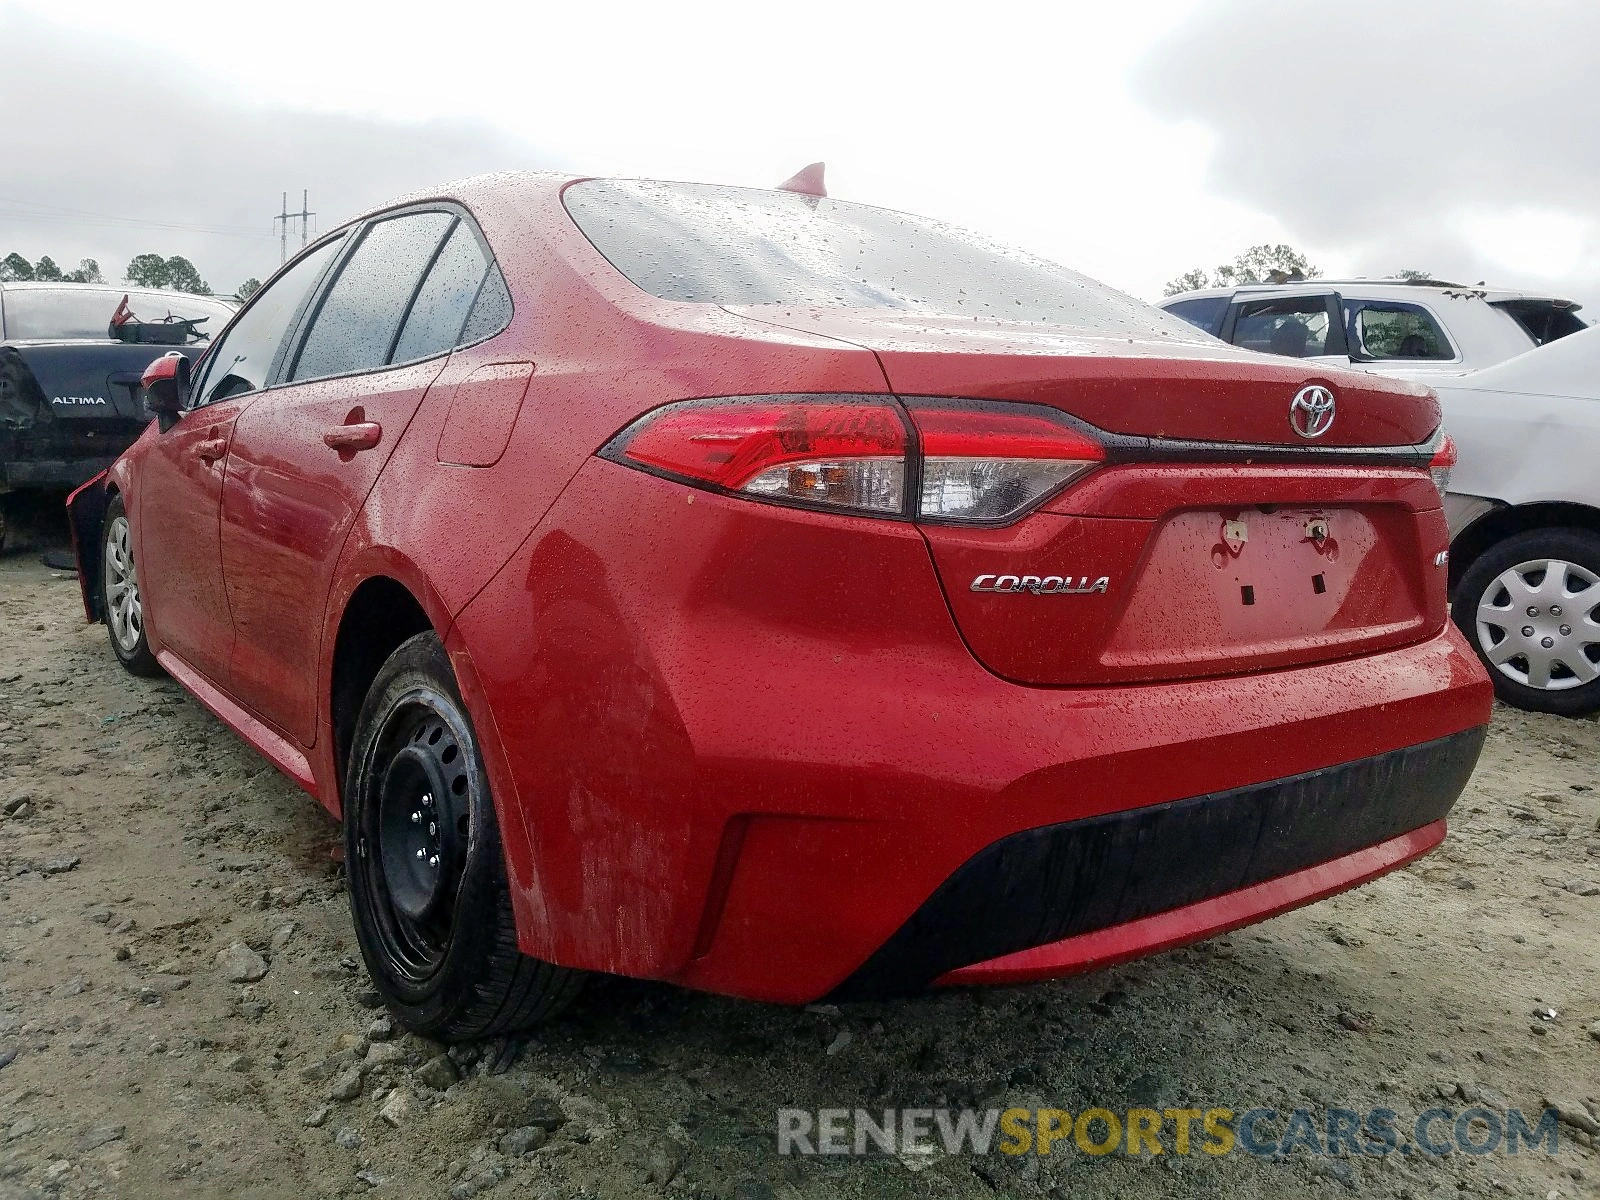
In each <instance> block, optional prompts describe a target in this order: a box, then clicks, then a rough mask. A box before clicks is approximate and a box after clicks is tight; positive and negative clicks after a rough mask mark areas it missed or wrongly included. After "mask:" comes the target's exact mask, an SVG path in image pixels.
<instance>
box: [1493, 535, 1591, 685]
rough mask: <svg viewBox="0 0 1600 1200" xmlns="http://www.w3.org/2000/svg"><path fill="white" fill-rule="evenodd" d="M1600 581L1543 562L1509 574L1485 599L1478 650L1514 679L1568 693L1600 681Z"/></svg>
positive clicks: (1562, 564)
mask: <svg viewBox="0 0 1600 1200" xmlns="http://www.w3.org/2000/svg"><path fill="white" fill-rule="evenodd" d="M1597 608H1600V576H1597V575H1595V573H1594V572H1593V571H1590V570H1589V569H1588V568H1586V567H1581V566H1579V565H1578V564H1577V563H1570V562H1566V561H1564V560H1562V559H1559V558H1540V559H1533V560H1531V561H1529V562H1524V563H1518V564H1517V565H1516V566H1514V567H1510V568H1508V569H1507V570H1504V571H1502V572H1501V573H1500V574H1499V575H1498V576H1497V577H1496V578H1495V580H1494V582H1493V583H1491V584H1490V585H1489V586H1488V587H1487V588H1485V589H1484V593H1483V596H1482V597H1481V598H1480V599H1479V601H1478V619H1477V634H1478V645H1479V646H1480V647H1482V649H1483V653H1484V657H1486V658H1487V659H1488V660H1489V662H1490V663H1492V664H1493V666H1494V668H1495V670H1497V671H1499V672H1500V673H1501V674H1502V675H1504V676H1505V677H1506V678H1507V679H1512V680H1515V681H1516V682H1517V683H1520V684H1523V685H1524V686H1526V687H1532V688H1538V689H1540V690H1541V691H1550V692H1555V691H1565V690H1566V689H1568V688H1575V687H1582V686H1583V685H1584V684H1586V683H1591V682H1593V681H1594V680H1595V679H1600V622H1597V621H1596V620H1595V611H1596V609H1597Z"/></svg>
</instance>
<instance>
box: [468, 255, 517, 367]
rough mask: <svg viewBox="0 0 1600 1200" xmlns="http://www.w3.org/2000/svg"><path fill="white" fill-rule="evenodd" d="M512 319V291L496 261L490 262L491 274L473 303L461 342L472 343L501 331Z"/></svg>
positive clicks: (486, 278) (485, 279)
mask: <svg viewBox="0 0 1600 1200" xmlns="http://www.w3.org/2000/svg"><path fill="white" fill-rule="evenodd" d="M510 320H511V293H510V292H508V291H507V290H506V281H505V276H503V275H501V274H500V268H499V267H498V266H496V265H495V264H494V263H490V264H489V274H488V275H487V276H486V277H485V278H484V281H483V286H482V287H481V288H479V289H478V299H477V300H476V301H475V302H474V303H473V305H472V315H471V316H470V317H468V318H467V327H466V328H465V329H463V330H462V331H461V344H462V345H463V346H468V345H471V344H472V343H473V342H481V341H483V339H484V338H486V337H489V336H491V335H493V334H496V333H499V332H500V331H501V330H502V329H504V328H505V327H506V324H507V323H508V322H509V321H510Z"/></svg>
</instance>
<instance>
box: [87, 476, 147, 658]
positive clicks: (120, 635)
mask: <svg viewBox="0 0 1600 1200" xmlns="http://www.w3.org/2000/svg"><path fill="white" fill-rule="evenodd" d="M100 603H101V605H102V611H103V612H104V613H105V619H106V630H107V632H108V633H109V634H110V635H111V653H113V654H115V655H116V656H117V661H118V662H119V663H121V664H122V668H123V670H125V671H127V672H128V673H129V674H130V675H141V676H143V677H145V678H147V679H149V678H153V677H155V676H157V675H160V674H161V673H162V671H161V664H160V663H158V662H157V661H156V656H155V655H154V654H152V653H151V652H150V641H149V639H148V638H147V637H146V636H145V627H144V603H143V601H142V599H141V597H140V594H139V571H138V567H137V566H136V564H135V563H134V560H133V530H132V528H131V527H130V526H129V524H128V512H127V509H126V508H124V507H123V504H122V497H121V496H113V497H111V503H109V504H107V505H106V519H105V523H104V524H102V525H101V527H100Z"/></svg>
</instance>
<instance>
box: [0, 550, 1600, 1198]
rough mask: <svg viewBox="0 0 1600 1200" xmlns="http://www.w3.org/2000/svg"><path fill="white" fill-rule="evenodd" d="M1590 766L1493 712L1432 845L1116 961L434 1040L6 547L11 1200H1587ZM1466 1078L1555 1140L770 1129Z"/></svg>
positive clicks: (1595, 937)
mask: <svg viewBox="0 0 1600 1200" xmlns="http://www.w3.org/2000/svg"><path fill="white" fill-rule="evenodd" d="M1597 764H1600V726H1597V725H1596V724H1595V723H1594V722H1591V721H1563V720H1560V719H1557V718H1554V717H1543V716H1532V715H1528V714H1523V713H1517V712H1514V711H1510V710H1505V709H1501V710H1498V711H1497V712H1496V714H1495V719H1494V725H1493V728H1492V730H1491V733H1490V736H1489V743H1488V749H1487V752H1486V753H1485V756H1484V758H1483V761H1482V764H1481V765H1480V767H1479V769H1478V772H1477V775H1476V777H1475V778H1474V780H1473V782H1472V784H1471V786H1470V787H1469V789H1468V791H1467V793H1466V795H1465V797H1464V798H1463V800H1462V802H1461V804H1460V806H1459V807H1458V808H1457V809H1456V817H1455V820H1454V828H1453V830H1452V833H1451V836H1450V839H1449V841H1448V842H1447V843H1446V844H1445V846H1444V847H1443V848H1442V849H1441V850H1440V851H1439V852H1438V853H1435V854H1434V855H1432V856H1431V857H1429V858H1427V859H1424V860H1423V861H1422V862H1421V863H1419V864H1416V865H1414V866H1413V867H1411V868H1410V869H1408V870H1406V871H1402V872H1399V873H1397V874H1395V875H1392V876H1389V877H1387V878H1385V879H1382V880H1379V881H1378V882H1376V883H1374V884H1372V885H1370V886H1368V887H1366V888H1364V889H1362V890H1360V891H1358V892H1355V893H1352V894H1349V895H1346V896H1342V897H1339V898H1336V899H1334V900H1331V901H1327V902H1325V903H1322V904H1319V905H1316V906H1315V907H1312V908H1309V909H1304V910H1301V911H1300V912H1297V913H1292V914H1290V915H1288V916H1284V917H1280V918H1278V919H1277V920H1275V921H1272V922H1269V923H1268V924H1265V925H1262V926H1259V927H1256V928H1253V929H1249V930H1244V931H1241V932H1240V933H1237V934H1234V935H1233V936H1231V937H1226V938H1219V939H1216V940H1214V941H1211V942H1209V943H1206V944H1204V945H1200V946H1196V947H1192V948H1189V949H1186V950H1181V951H1177V952H1174V953H1170V954H1166V955H1162V956H1160V957H1158V958H1155V959H1151V960H1147V961H1145V962H1142V963H1137V964H1133V965H1131V966H1127V967H1124V968H1120V969H1117V970H1113V971H1107V972H1103V973H1100V974H1096V975H1093V976H1088V977H1083V978H1079V979H1075V980H1070V981H1066V982H1062V983H1057V984H1049V985H1041V986H1035V987H1030V988H1019V989H1006V990H994V991H987V992H967V993H951V994H943V995H935V996H929V997H925V998H921V999H917V1000H912V1001H903V1002H896V1003H885V1004H862V1005H855V1006H845V1007H844V1008H843V1009H842V1010H840V1009H835V1008H831V1007H828V1006H817V1007H814V1008H813V1009H809V1010H792V1009H783V1008H773V1007H768V1006H763V1005H756V1004H748V1003H741V1002H736V1001H731V1000H724V999H718V998H715V997H709V996H701V995H695V994H691V993H688V992H683V991H679V990H676V989H673V988H669V987H662V986H656V985H648V984H639V983H632V982H627V981H622V980H594V981H591V983H590V985H589V987H588V988H587V990H586V991H585V993H584V995H583V996H582V997H581V998H580V999H579V1001H578V1004H577V1005H576V1007H575V1008H574V1009H573V1010H572V1011H571V1013H570V1014H569V1015H568V1016H566V1017H564V1018H563V1019H561V1020H559V1021H558V1022H556V1023H554V1024H552V1025H550V1026H548V1027H546V1028H543V1029H541V1030H539V1031H538V1032H537V1034H536V1035H534V1036H532V1037H529V1038H527V1039H526V1040H521V1041H516V1042H510V1043H505V1042H499V1043H490V1044H486V1045H481V1046H472V1047H466V1048H457V1049H455V1050H453V1051H451V1052H450V1053H449V1054H448V1055H445V1054H444V1053H443V1048H442V1047H440V1046H437V1045H433V1044H430V1043H427V1042H425V1041H422V1040H420V1039H417V1038H414V1037H410V1036H407V1035H403V1034H401V1033H400V1032H399V1031H398V1030H396V1029H394V1028H393V1027H392V1026H391V1025H390V1023H389V1021H388V1020H387V1018H386V1017H385V1016H384V1014H383V1012H382V1010H381V1009H379V1008H378V1007H376V997H375V996H374V995H373V994H372V993H371V992H369V991H368V990H367V982H366V979H365V976H364V974H363V972H362V970H361V968H360V965H359V961H358V957H357V951H356V945H355V938H354V936H353V933H352V931H351V926H350V918H349V915H348V911H347V908H346V902H345V896H344V889H343V882H342V877H341V868H340V867H339V866H338V864H337V863H336V862H335V861H334V854H333V850H334V846H335V844H336V842H337V835H336V830H335V828H334V827H333V826H332V825H331V824H330V823H329V822H328V821H327V820H326V819H325V818H324V816H323V815H322V814H321V810H320V809H318V808H317V807H316V806H315V805H314V804H313V803H312V802H311V801H309V800H308V799H307V798H306V797H304V796H303V795H301V794H300V793H299V792H298V791H296V790H295V789H294V788H293V787H292V786H291V785H290V784H288V783H287V782H286V781H284V780H283V779H281V778H280V777H279V776H278V775H277V774H276V773H274V772H273V771H272V769H271V768H269V767H268V766H267V765H266V764H265V763H264V762H263V761H262V760H260V759H259V758H257V757H256V756H255V755H254V754H253V753H252V752H251V751H250V750H248V749H247V748H246V747H245V746H244V745H243V744H242V743H240V742H239V741H238V740H237V739H236V738H235V737H234V736H233V735H232V734H231V733H229V732H228V731H227V730H226V729H224V728H223V727H222V725H220V724H219V723H218V722H217V721H215V720H213V719H212V718H211V717H210V716H209V715H208V714H207V713H206V712H204V711H203V710H202V709H201V708H200V707H199V706H198V705H197V704H195V703H193V702H192V701H190V700H189V699H188V698H187V696H186V695H185V694H184V693H183V692H182V691H180V690H179V689H178V687H177V686H176V685H174V684H172V683H170V682H166V681H158V682H149V681H142V680H136V679H132V678H130V677H128V676H126V675H124V674H123V673H122V672H121V671H120V670H119V669H118V667H117V666H116V664H115V663H114V661H113V660H112V658H111V655H110V652H109V651H108V649H107V648H106V646H105V638H104V631H103V630H102V629H100V628H99V627H98V626H96V627H88V626H85V625H84V624H83V623H82V612H81V608H80V605H79V600H78V593H77V587H76V585H75V582H74V581H73V580H72V579H70V578H67V577H64V576H62V575H61V574H60V573H58V572H51V571H49V570H48V569H46V568H44V567H42V566H39V565H38V564H37V562H36V561H31V560H29V559H24V558H21V557H18V556H12V557H10V558H8V559H3V560H0V810H9V811H5V812H4V815H3V816H0V1200H15V1198H18V1197H32V1196H36V1195H37V1196H57V1195H59V1196H65V1197H76V1196H134V1197H144V1196H152V1197H154V1196H219V1197H220V1196H227V1197H229V1198H230V1200H247V1198H253V1197H320V1196H350V1195H356V1194H359V1193H364V1192H366V1191H368V1190H374V1191H376V1192H377V1193H378V1195H379V1196H396V1197H445V1196H448V1197H461V1196H469V1195H478V1194H487V1195H492V1196H500V1195H506V1196H522V1195H527V1196H548V1197H561V1198H563V1200H567V1198H571V1197H579V1196H584V1197H633V1196H646V1197H648V1196H656V1195H666V1196H684V1197H692V1196H703V1197H737V1198H738V1200H761V1198H763V1197H772V1198H794V1197H813V1196H817V1197H841V1198H842V1197H903V1196H906V1197H908V1196H950V1197H960V1196H994V1195H1001V1196H1017V1197H1036V1196H1047V1197H1065V1196H1111V1195H1116V1196H1171V1197H1204V1196H1230V1197H1231V1196H1304V1195H1320V1194H1327V1195H1333V1196H1337V1195H1343V1194H1348V1193H1351V1192H1354V1193H1358V1194H1362V1195H1375V1196H1397V1197H1417V1198H1422V1197H1428V1198H1437V1197H1445V1196H1449V1197H1457V1196H1462V1195H1466V1196H1491V1195H1507V1194H1509V1195H1514V1196H1540V1197H1560V1196H1591V1195H1596V1194H1600V1192H1597V1187H1600V1154H1597V1153H1596V1149H1595V1146H1596V1144H1597V1143H1596V1141H1595V1139H1594V1138H1592V1137H1591V1136H1590V1135H1589V1134H1587V1133H1584V1132H1582V1128H1583V1126H1584V1125H1585V1123H1586V1122H1587V1123H1588V1125H1589V1126H1591V1127H1594V1128H1600V1126H1596V1125H1595V1123H1594V1120H1593V1118H1594V1116H1595V1115H1597V1114H1600V975H1597V971H1596V967H1597V965H1600V895H1591V894H1588V893H1591V892H1600V888H1597V887H1595V886H1593V881H1600V831H1597V828H1596V826H1597V819H1600V792H1597V791H1595V790H1593V789H1594V788H1595V787H1596V786H1600V779H1597V775H1600V771H1597V769H1596V768H1597ZM1549 1010H1555V1015H1554V1016H1553V1018H1552V1017H1550V1014H1549ZM1591 1027H1592V1031H1591ZM1463 1097H1471V1098H1473V1099H1474V1100H1475V1101H1478V1102H1482V1103H1484V1104H1485V1105H1487V1106H1490V1107H1492V1108H1503V1107H1505V1106H1510V1107H1515V1108H1520V1109H1522V1110H1524V1111H1527V1112H1536V1111H1537V1110H1539V1109H1540V1108H1542V1107H1543V1106H1544V1105H1545V1103H1546V1101H1551V1102H1554V1103H1556V1104H1557V1105H1559V1106H1560V1107H1561V1109H1562V1111H1563V1112H1564V1113H1565V1114H1566V1119H1567V1123H1565V1124H1563V1125H1562V1126H1561V1129H1560V1142H1559V1150H1558V1152H1557V1153H1556V1154H1555V1155H1553V1156H1552V1155H1550V1154H1547V1153H1544V1152H1542V1151H1541V1152H1537V1153H1531V1154H1530V1153H1526V1152H1524V1153H1523V1154H1521V1155H1519V1156H1516V1157H1512V1156H1509V1155H1506V1154H1503V1153H1494V1154H1487V1155H1483V1156H1477V1157H1474V1156H1468V1155H1463V1154H1455V1155H1451V1156H1449V1157H1445V1158H1439V1159H1434V1158H1424V1157H1420V1156H1416V1155H1412V1156H1404V1155H1400V1154H1394V1155H1389V1156H1387V1157H1383V1158H1346V1157H1333V1158H1317V1157H1314V1156H1311V1155H1309V1154H1306V1153H1305V1152H1303V1151H1296V1152H1295V1153H1294V1154H1292V1155H1290V1156H1288V1157H1287V1158H1286V1159H1283V1160H1281V1161H1271V1160H1263V1159H1258V1158H1252V1157H1250V1156H1247V1155H1244V1154H1242V1153H1240V1152H1238V1151H1235V1152H1234V1153H1232V1154H1228V1155H1224V1156H1220V1157H1211V1156H1208V1155H1205V1154H1200V1153H1191V1154H1189V1155H1179V1154H1176V1153H1172V1152H1170V1150H1169V1152H1168V1153H1166V1154H1164V1155H1162V1156H1160V1157H1156V1156H1151V1155H1149V1154H1145V1155H1143V1156H1141V1157H1137V1158H1135V1157H1129V1156H1126V1155H1123V1154H1113V1155H1109V1156H1106V1157H1090V1156H1088V1155H1085V1154H1082V1153H1079V1152H1076V1151H1074V1150H1072V1149H1071V1148H1070V1146H1064V1147H1058V1148H1057V1151H1056V1153H1054V1154H1052V1155H1051V1156H1050V1157H1048V1158H1042V1157H1039V1156H1036V1155H1027V1156H1020V1157H1008V1156H1005V1155H1000V1154H993V1155H988V1156H981V1157H979V1156H972V1155H962V1156H955V1157H946V1158H940V1159H937V1160H936V1161H933V1162H932V1163H931V1165H925V1166H924V1167H923V1169H920V1170H913V1169H911V1168H910V1167H909V1166H908V1165H906V1163H904V1162H902V1161H901V1160H900V1159H897V1158H893V1157H889V1156H879V1157H875V1158H863V1159H842V1160H841V1159H819V1158H794V1157H780V1156H779V1155H778V1154H777V1153H776V1150H775V1145H776V1138H775V1128H776V1116H775V1114H776V1110H777V1109H778V1108H779V1107H785V1106H795V1107H802V1108H818V1107H846V1108H853V1107H856V1106H862V1107H866V1108H869V1109H880V1110H881V1109H882V1108H884V1107H885V1106H890V1105H930V1106H945V1105H954V1106H961V1105H977V1106H980V1107H991V1106H992V1107H1002V1108H1003V1107H1007V1106H1011V1105H1017V1106H1022V1107H1028V1108H1034V1107H1041V1106H1057V1107H1060V1108H1064V1109H1068V1110H1070V1111H1073V1112H1078V1111H1080V1110H1082V1109H1083V1108H1085V1107H1088V1106H1090V1105H1095V1104H1099V1105H1104V1106H1106V1107H1108V1108H1111V1109H1126V1108H1127V1107H1129V1106H1130V1105H1139V1104H1149V1105H1153V1106H1154V1107H1157V1108H1160V1107H1184V1106H1192V1107H1196V1108H1202V1109H1205V1108H1210V1107H1215V1106H1225V1107H1228V1108H1232V1109H1234V1110H1236V1111H1242V1110H1244V1109H1247V1108H1250V1107H1253V1106H1257V1105H1261V1106H1269V1107H1276V1108H1279V1109H1281V1110H1285V1111H1287V1110H1289V1109H1292V1108H1295V1107H1297V1106H1307V1107H1311V1108H1313V1109H1323V1108H1330V1107H1347V1108H1352V1109H1366V1108H1368V1107H1372V1106H1384V1107H1390V1108H1393V1109H1395V1110H1397V1111H1398V1112H1400V1113H1401V1114H1403V1120H1402V1123H1401V1126H1402V1128H1406V1127H1407V1126H1406V1124H1405V1123H1406V1122H1407V1121H1409V1119H1410V1117H1411V1116H1412V1115H1414V1114H1415V1113H1416V1112H1418V1111H1420V1110H1421V1109H1424V1108H1426V1107H1428V1106H1430V1105H1432V1104H1447V1105H1454V1106H1455V1107H1465V1106H1466V1104H1467V1100H1465V1099H1463ZM918 1165H922V1164H918Z"/></svg>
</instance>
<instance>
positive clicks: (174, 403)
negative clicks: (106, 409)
mask: <svg viewBox="0 0 1600 1200" xmlns="http://www.w3.org/2000/svg"><path fill="white" fill-rule="evenodd" d="M189 372H190V367H189V360H188V358H187V357H186V356H184V355H182V354H179V353H178V352H177V351H176V350H174V351H171V352H170V353H167V354H163V355H162V356H161V357H160V358H158V359H156V360H155V362H153V363H151V364H150V365H149V366H148V367H146V368H145V369H144V375H143V376H142V377H141V378H140V380H139V386H140V387H142V388H143V389H144V406H145V409H146V410H147V411H148V412H149V413H150V415H151V416H153V417H155V419H156V422H157V423H158V424H159V425H160V426H161V432H162V433H165V432H166V431H167V430H169V429H171V428H172V426H173V425H174V424H176V423H177V420H178V418H179V416H181V415H182V414H183V410H184V408H185V407H187V406H188V403H189Z"/></svg>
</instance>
